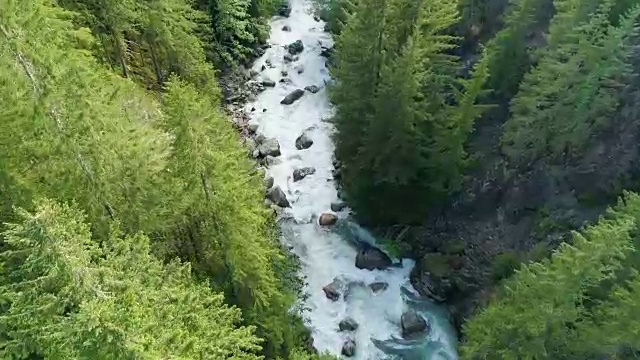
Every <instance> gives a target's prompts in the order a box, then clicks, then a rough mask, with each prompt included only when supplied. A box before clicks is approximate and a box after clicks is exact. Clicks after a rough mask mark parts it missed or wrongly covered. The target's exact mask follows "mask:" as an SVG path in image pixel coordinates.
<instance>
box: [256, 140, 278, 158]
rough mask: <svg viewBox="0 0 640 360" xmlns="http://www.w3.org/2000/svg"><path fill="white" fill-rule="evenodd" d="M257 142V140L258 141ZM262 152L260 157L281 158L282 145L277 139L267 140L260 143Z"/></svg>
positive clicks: (259, 148) (259, 147)
mask: <svg viewBox="0 0 640 360" xmlns="http://www.w3.org/2000/svg"><path fill="white" fill-rule="evenodd" d="M256 141H257V140H256ZM258 150H260V156H262V157H265V156H280V144H279V143H278V140H277V139H267V140H264V141H262V142H261V143H260V146H258Z"/></svg>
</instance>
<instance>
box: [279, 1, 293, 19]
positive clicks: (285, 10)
mask: <svg viewBox="0 0 640 360" xmlns="http://www.w3.org/2000/svg"><path fill="white" fill-rule="evenodd" d="M278 15H280V16H284V17H289V15H291V5H289V3H284V4H282V5H280V7H278Z"/></svg>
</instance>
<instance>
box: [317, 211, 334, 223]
mask: <svg viewBox="0 0 640 360" xmlns="http://www.w3.org/2000/svg"><path fill="white" fill-rule="evenodd" d="M336 222H338V215H336V214H332V213H322V214H321V215H320V218H318V224H320V226H331V225H334V224H335V223H336Z"/></svg>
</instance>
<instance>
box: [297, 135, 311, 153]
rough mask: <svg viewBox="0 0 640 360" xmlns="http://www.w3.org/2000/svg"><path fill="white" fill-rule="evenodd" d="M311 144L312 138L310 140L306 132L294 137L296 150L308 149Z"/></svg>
mask: <svg viewBox="0 0 640 360" xmlns="http://www.w3.org/2000/svg"><path fill="white" fill-rule="evenodd" d="M311 145H313V140H311V138H310V137H309V135H307V133H302V135H300V136H298V138H297V139H296V149H298V150H304V149H308V148H310V147H311Z"/></svg>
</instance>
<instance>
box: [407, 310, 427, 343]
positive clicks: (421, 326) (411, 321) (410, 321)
mask: <svg viewBox="0 0 640 360" xmlns="http://www.w3.org/2000/svg"><path fill="white" fill-rule="evenodd" d="M400 324H401V326H402V337H404V338H405V339H406V338H410V337H412V336H414V335H416V334H419V333H422V332H424V331H426V330H427V320H425V319H424V318H423V317H422V316H421V315H420V314H418V313H417V312H415V311H413V310H407V311H405V312H404V313H402V317H400Z"/></svg>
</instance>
